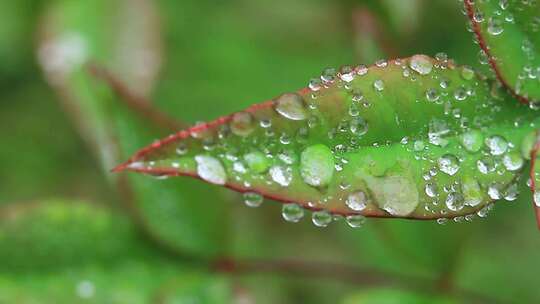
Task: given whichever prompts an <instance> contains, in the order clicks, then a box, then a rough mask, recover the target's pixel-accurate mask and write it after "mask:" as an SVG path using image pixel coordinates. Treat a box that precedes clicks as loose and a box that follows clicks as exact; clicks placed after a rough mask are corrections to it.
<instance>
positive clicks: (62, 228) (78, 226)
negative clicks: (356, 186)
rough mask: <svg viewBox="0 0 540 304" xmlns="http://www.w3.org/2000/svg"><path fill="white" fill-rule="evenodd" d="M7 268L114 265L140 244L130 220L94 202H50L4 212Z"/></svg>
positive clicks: (2, 243) (2, 256) (1, 240)
mask: <svg viewBox="0 0 540 304" xmlns="http://www.w3.org/2000/svg"><path fill="white" fill-rule="evenodd" d="M0 212H1V214H0V247H1V248H2V250H1V251H0V260H2V268H7V269H18V270H22V269H33V268H36V267H39V268H41V269H44V268H50V267H56V268H59V267H62V266H74V265H85V264H88V263H90V262H99V261H112V260H114V259H115V258H118V257H119V256H121V255H122V254H125V253H127V252H129V250H128V249H127V248H131V249H133V248H134V247H135V244H136V240H135V232H134V230H133V229H132V227H131V226H130V225H129V222H128V220H127V218H125V217H122V216H120V215H118V214H114V213H112V212H110V211H109V210H107V209H106V208H104V207H98V206H94V205H90V204H88V203H81V202H74V201H69V200H68V201H65V200H47V201H43V202H40V203H33V204H15V205H12V206H7V207H3V208H2V209H0Z"/></svg>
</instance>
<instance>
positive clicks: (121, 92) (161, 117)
mask: <svg viewBox="0 0 540 304" xmlns="http://www.w3.org/2000/svg"><path fill="white" fill-rule="evenodd" d="M87 69H88V71H89V72H90V74H91V75H92V76H94V77H95V78H97V79H100V80H102V81H104V82H105V83H106V84H107V85H108V86H109V87H110V88H111V89H112V90H113V91H114V92H115V93H116V94H117V95H118V96H119V97H120V100H122V101H124V103H125V104H126V105H127V107H128V108H129V109H131V110H133V111H134V112H135V113H137V114H139V115H140V116H142V117H143V118H145V119H147V120H149V121H151V122H152V123H153V124H154V125H156V126H158V127H160V128H163V129H167V130H168V131H178V130H181V129H185V128H187V127H188V125H187V124H185V123H183V122H179V121H178V120H176V119H174V118H172V117H170V116H168V115H167V114H165V113H163V112H160V111H159V110H157V109H156V108H155V107H154V106H152V102H150V101H149V100H147V99H146V98H144V97H142V96H139V95H137V94H135V93H133V92H132V91H131V90H130V89H129V87H128V86H127V85H126V84H124V83H123V81H121V80H120V79H119V78H118V77H116V76H115V75H114V74H113V73H111V72H110V71H109V70H107V69H106V68H105V67H103V66H99V65H98V64H96V63H93V62H90V63H88V64H87Z"/></svg>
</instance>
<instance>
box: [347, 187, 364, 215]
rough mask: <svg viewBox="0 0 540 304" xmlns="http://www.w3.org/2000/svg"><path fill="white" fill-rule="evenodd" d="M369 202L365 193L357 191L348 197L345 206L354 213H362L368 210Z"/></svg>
mask: <svg viewBox="0 0 540 304" xmlns="http://www.w3.org/2000/svg"><path fill="white" fill-rule="evenodd" d="M368 202H369V200H368V197H367V195H366V193H365V192H363V191H356V192H353V193H351V194H349V196H348V197H347V200H346V201H345V204H346V205H347V207H349V208H351V210H354V211H362V210H364V209H366V207H367V204H368Z"/></svg>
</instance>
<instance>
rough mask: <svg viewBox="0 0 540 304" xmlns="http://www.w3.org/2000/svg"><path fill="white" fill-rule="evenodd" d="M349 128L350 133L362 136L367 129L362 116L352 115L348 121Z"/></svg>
mask: <svg viewBox="0 0 540 304" xmlns="http://www.w3.org/2000/svg"><path fill="white" fill-rule="evenodd" d="M349 129H350V130H351V133H352V134H354V135H356V136H362V135H364V134H366V133H367V131H368V123H367V121H366V120H365V119H364V118H362V117H359V116H358V117H354V118H352V119H351V121H350V122H349Z"/></svg>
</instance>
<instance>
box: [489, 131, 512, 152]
mask: <svg viewBox="0 0 540 304" xmlns="http://www.w3.org/2000/svg"><path fill="white" fill-rule="evenodd" d="M486 146H488V148H489V150H490V153H491V155H501V154H503V153H504V152H506V150H507V149H508V142H507V141H506V139H505V138H504V137H502V136H499V135H493V136H490V137H488V138H486Z"/></svg>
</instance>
